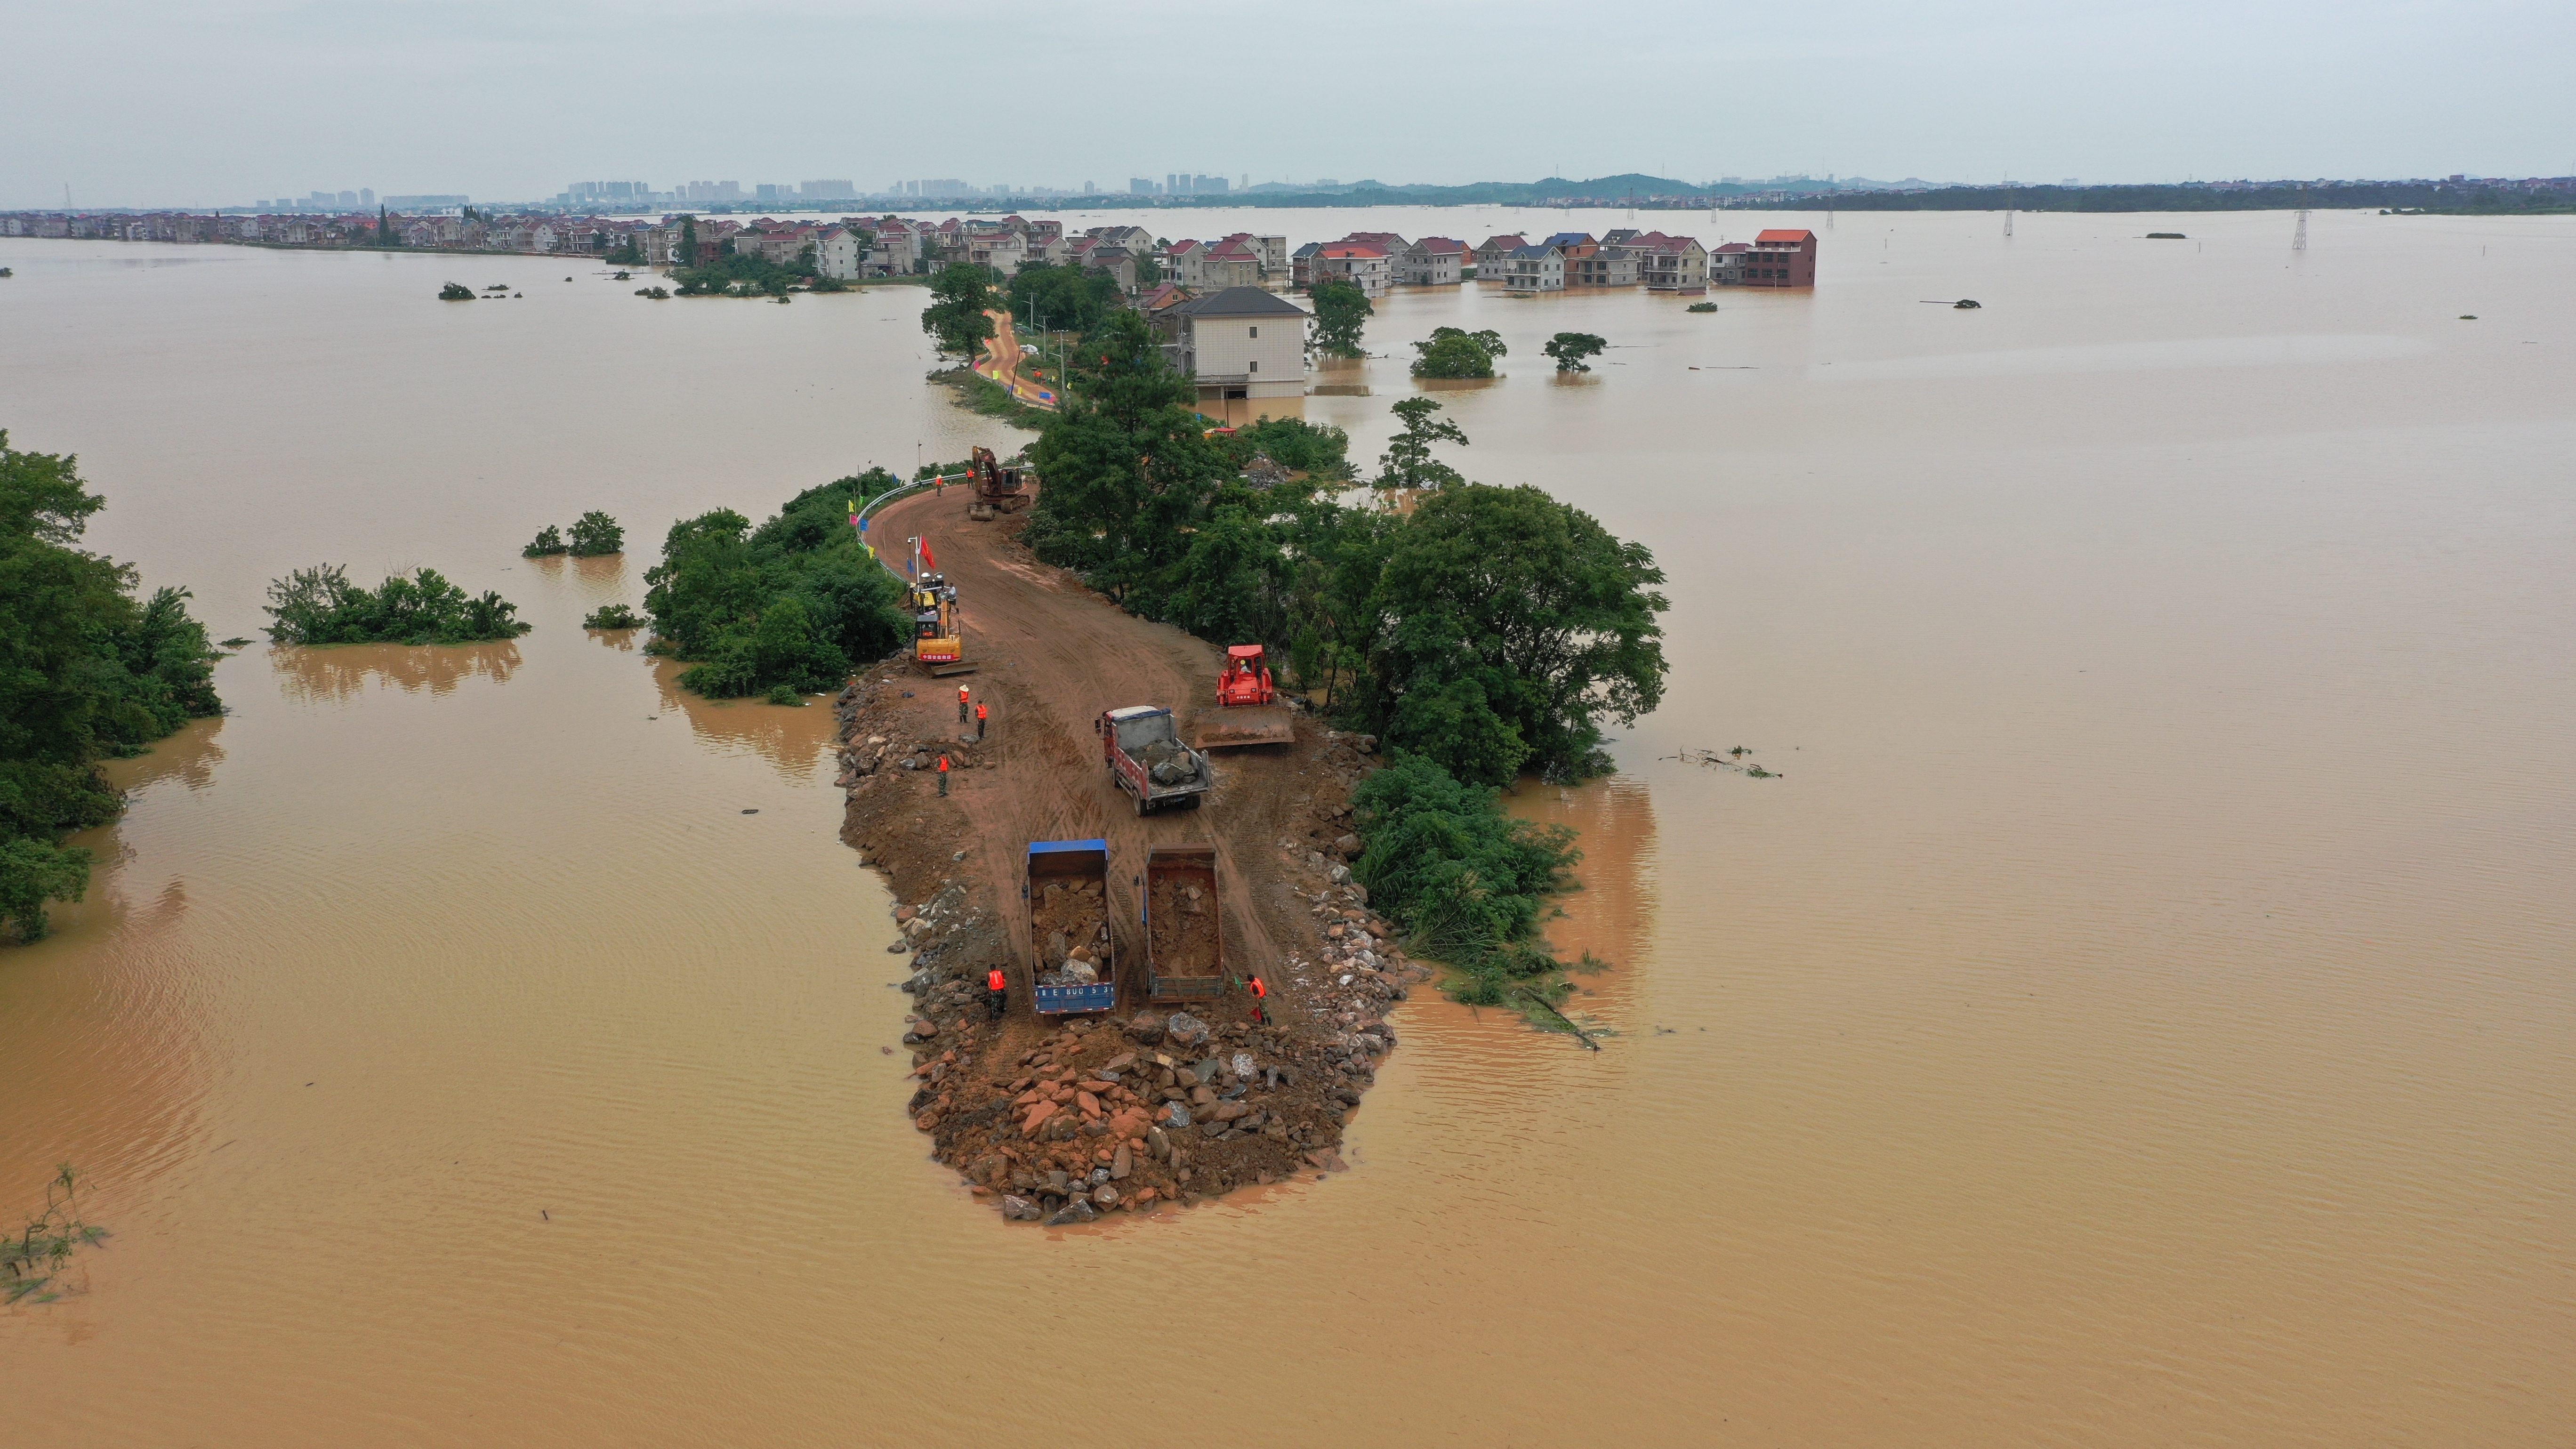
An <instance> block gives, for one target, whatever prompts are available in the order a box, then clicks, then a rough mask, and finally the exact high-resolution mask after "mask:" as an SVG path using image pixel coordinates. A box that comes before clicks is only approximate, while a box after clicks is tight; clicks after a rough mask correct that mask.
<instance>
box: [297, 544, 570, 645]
mask: <svg viewBox="0 0 2576 1449" xmlns="http://www.w3.org/2000/svg"><path fill="white" fill-rule="evenodd" d="M262 607H263V608H264V609H265V610H266V611H267V613H268V615H269V618H270V621H271V622H270V623H269V626H268V637H269V638H270V639H271V640H272V641H274V642H276V643H280V644H312V645H318V644H480V643H484V642H487V641H490V640H494V639H516V638H518V637H519V636H520V635H522V634H525V633H527V632H528V631H529V630H530V629H532V628H534V627H535V626H534V625H531V624H522V623H520V622H519V621H518V619H517V617H516V616H517V614H518V612H519V606H518V605H516V604H513V603H511V602H510V601H509V600H507V599H504V598H502V597H501V596H500V595H499V594H497V593H494V592H492V591H491V590H489V589H486V590H484V591H483V593H482V594H481V595H479V596H473V595H468V594H467V593H466V592H465V591H464V590H463V589H461V588H459V587H457V586H456V585H455V584H453V583H450V582H448V580H447V577H446V576H445V575H443V574H441V573H439V572H438V570H436V569H426V568H425V569H420V570H418V571H416V572H414V573H411V574H408V575H405V574H395V575H393V576H392V577H390V578H387V579H386V580H385V581H384V583H383V584H381V585H379V586H378V587H376V588H375V589H372V590H370V589H367V588H365V587H363V586H361V585H358V584H353V583H351V582H349V575H348V570H347V569H345V568H343V567H342V566H340V565H338V564H322V565H319V566H317V567H314V568H309V569H297V570H295V571H294V572H293V573H290V574H288V575H287V576H286V577H285V578H282V579H271V580H269V584H268V603H267V604H265V605H263V606H262Z"/></svg>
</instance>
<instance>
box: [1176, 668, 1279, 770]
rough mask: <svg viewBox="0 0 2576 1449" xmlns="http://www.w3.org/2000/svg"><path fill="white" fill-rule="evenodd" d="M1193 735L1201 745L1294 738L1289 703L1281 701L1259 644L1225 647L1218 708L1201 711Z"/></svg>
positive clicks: (1264, 742) (1219, 746) (1236, 744)
mask: <svg viewBox="0 0 2576 1449" xmlns="http://www.w3.org/2000/svg"><path fill="white" fill-rule="evenodd" d="M1191 734H1192V736H1193V737H1192V739H1191V741H1190V743H1191V744H1192V745H1193V746H1195V747H1197V748H1199V749H1202V750H1231V749H1236V748H1240V747H1242V746H1245V745H1285V744H1291V743H1294V742H1295V740H1296V738H1297V728H1296V726H1295V725H1294V724H1293V723H1291V722H1290V720H1289V717H1288V706H1286V705H1284V704H1281V703H1280V702H1279V687H1278V686H1277V685H1276V684H1273V683H1272V682H1271V679H1270V668H1269V666H1268V665H1266V664H1264V663H1263V662H1262V650H1261V646H1260V645H1258V644H1237V645H1235V646H1234V647H1232V648H1230V649H1228V650H1226V651H1225V672H1224V673H1222V674H1219V675H1218V676H1217V677H1216V707H1215V708H1214V709H1207V710H1201V711H1200V712H1199V716H1198V718H1197V719H1195V720H1193V721H1191Z"/></svg>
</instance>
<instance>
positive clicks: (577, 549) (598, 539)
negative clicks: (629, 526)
mask: <svg viewBox="0 0 2576 1449" xmlns="http://www.w3.org/2000/svg"><path fill="white" fill-rule="evenodd" d="M549 532H551V530H549ZM625 551H626V530H625V529H622V528H620V527H618V526H617V520H616V519H614V518H611V517H609V516H608V515H607V514H605V513H602V512H600V511H598V510H597V509H592V510H591V511H590V512H588V513H585V514H583V515H582V516H581V517H580V518H578V519H576V520H574V522H573V526H572V543H571V552H572V555H573V557H575V558H597V557H599V556H601V555H603V554H612V553H623V552H625Z"/></svg>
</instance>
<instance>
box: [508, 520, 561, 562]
mask: <svg viewBox="0 0 2576 1449" xmlns="http://www.w3.org/2000/svg"><path fill="white" fill-rule="evenodd" d="M570 547H571V545H569V544H567V543H565V542H564V537H563V530H562V529H560V528H557V527H555V526H554V525H553V524H551V523H549V524H547V525H546V526H545V527H543V528H541V529H538V530H537V536H536V538H535V540H534V541H532V542H530V543H529V545H528V546H527V547H526V548H523V549H521V550H519V556H520V557H521V558H547V557H550V556H552V555H554V554H559V553H564V552H567V551H568V550H569V549H570Z"/></svg>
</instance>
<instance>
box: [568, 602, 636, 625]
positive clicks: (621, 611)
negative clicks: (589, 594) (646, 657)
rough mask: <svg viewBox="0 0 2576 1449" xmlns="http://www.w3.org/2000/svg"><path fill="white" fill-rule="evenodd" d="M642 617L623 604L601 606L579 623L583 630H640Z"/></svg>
mask: <svg viewBox="0 0 2576 1449" xmlns="http://www.w3.org/2000/svg"><path fill="white" fill-rule="evenodd" d="M643 626H644V616H643V615H641V614H638V613H636V612H635V611H634V610H633V609H630V608H628V607H627V606H626V605H624V604H602V605H600V606H599V607H598V608H596V609H593V610H591V611H590V613H589V614H587V615H585V616H584V617H583V619H582V621H581V627H583V628H585V629H640V628H642V627H643Z"/></svg>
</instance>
